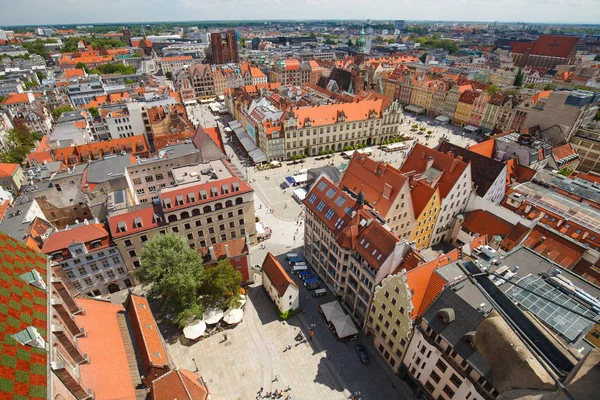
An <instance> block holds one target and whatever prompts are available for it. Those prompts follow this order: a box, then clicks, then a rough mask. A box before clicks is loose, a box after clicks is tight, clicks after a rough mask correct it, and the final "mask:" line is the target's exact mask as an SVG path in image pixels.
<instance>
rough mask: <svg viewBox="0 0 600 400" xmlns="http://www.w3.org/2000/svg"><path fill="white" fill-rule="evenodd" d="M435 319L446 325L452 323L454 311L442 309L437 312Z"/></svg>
mask: <svg viewBox="0 0 600 400" xmlns="http://www.w3.org/2000/svg"><path fill="white" fill-rule="evenodd" d="M437 317H438V318H439V319H441V320H442V322H443V323H444V324H446V325H448V324H449V323H450V322H452V321H454V318H455V314H454V310H453V309H452V308H442V309H441V310H439V311H438V312H437Z"/></svg>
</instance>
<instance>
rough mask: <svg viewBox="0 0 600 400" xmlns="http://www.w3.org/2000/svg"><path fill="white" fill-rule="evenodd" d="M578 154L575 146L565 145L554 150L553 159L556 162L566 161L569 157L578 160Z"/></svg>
mask: <svg viewBox="0 0 600 400" xmlns="http://www.w3.org/2000/svg"><path fill="white" fill-rule="evenodd" d="M578 156H579V155H578V154H577V151H576V150H575V149H574V148H573V146H572V145H571V143H567V144H565V145H562V146H558V147H555V148H553V149H552V157H553V158H554V161H557V162H558V161H561V160H566V159H568V158H569V157H571V158H578Z"/></svg>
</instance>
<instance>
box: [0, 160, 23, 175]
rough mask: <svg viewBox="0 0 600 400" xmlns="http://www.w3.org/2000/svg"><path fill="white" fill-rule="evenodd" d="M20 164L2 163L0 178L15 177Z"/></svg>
mask: <svg viewBox="0 0 600 400" xmlns="http://www.w3.org/2000/svg"><path fill="white" fill-rule="evenodd" d="M18 168H19V164H8V163H0V178H4V177H10V176H13V175H14V173H15V172H16V171H17V169H18Z"/></svg>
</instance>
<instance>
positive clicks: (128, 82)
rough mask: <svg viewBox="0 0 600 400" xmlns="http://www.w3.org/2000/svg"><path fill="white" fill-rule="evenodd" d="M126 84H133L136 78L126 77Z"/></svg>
mask: <svg viewBox="0 0 600 400" xmlns="http://www.w3.org/2000/svg"><path fill="white" fill-rule="evenodd" d="M125 84H126V85H133V84H135V79H125Z"/></svg>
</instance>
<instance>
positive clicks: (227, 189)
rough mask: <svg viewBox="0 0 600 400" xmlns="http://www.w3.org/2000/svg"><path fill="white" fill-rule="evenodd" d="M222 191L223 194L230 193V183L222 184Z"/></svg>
mask: <svg viewBox="0 0 600 400" xmlns="http://www.w3.org/2000/svg"><path fill="white" fill-rule="evenodd" d="M221 192H222V193H223V194H228V193H229V185H221Z"/></svg>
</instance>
